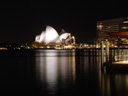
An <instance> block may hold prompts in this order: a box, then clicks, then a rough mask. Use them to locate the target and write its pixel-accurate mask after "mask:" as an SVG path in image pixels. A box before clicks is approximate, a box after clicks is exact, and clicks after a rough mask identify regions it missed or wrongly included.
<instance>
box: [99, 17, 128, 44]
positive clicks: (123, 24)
mask: <svg viewBox="0 0 128 96" xmlns="http://www.w3.org/2000/svg"><path fill="white" fill-rule="evenodd" d="M118 37H122V38H127V37H128V17H122V18H115V19H109V20H101V21H98V22H97V41H98V42H99V41H101V40H105V39H108V40H109V41H114V40H116V39H117V38H118Z"/></svg>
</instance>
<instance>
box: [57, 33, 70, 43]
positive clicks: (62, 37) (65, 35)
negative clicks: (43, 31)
mask: <svg viewBox="0 0 128 96" xmlns="http://www.w3.org/2000/svg"><path fill="white" fill-rule="evenodd" d="M69 35H70V33H63V34H61V35H60V37H59V38H60V41H61V42H62V40H63V39H67V37H68V36H69Z"/></svg>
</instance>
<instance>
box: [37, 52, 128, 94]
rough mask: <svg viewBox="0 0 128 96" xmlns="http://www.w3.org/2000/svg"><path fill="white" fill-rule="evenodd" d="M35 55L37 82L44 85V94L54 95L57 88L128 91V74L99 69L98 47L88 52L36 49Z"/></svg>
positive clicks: (85, 91)
mask: <svg viewBox="0 0 128 96" xmlns="http://www.w3.org/2000/svg"><path fill="white" fill-rule="evenodd" d="M36 56H37V57H36V73H37V75H36V76H37V82H40V84H42V86H44V85H43V84H45V88H44V89H46V90H47V94H50V95H53V94H54V95H57V94H59V91H60V92H61V93H63V94H65V95H67V94H69V93H70V94H72V95H78V94H90V96H92V95H94V93H95V94H97V95H99V96H117V95H118V96H122V94H123V96H125V95H126V94H127V93H128V80H127V79H128V73H120V72H119V73H118V72H107V71H106V70H103V71H102V70H101V57H100V51H99V50H91V53H88V51H87V50H83V51H82V52H81V51H78V52H76V51H75V50H73V51H72V50H47V51H44V50H40V52H36ZM69 89H70V90H69ZM65 90H66V91H65ZM92 91H93V92H94V93H93V92H92ZM66 92H67V93H66Z"/></svg>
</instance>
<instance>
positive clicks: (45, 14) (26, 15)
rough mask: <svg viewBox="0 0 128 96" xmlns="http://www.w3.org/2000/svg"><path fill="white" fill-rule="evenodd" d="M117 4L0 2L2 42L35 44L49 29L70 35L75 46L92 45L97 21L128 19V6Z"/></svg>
mask: <svg viewBox="0 0 128 96" xmlns="http://www.w3.org/2000/svg"><path fill="white" fill-rule="evenodd" d="M53 1H54V2H53ZM78 1H79V2H78ZM117 1H118V0H117ZM117 1H116V2H108V1H102V2H98V1H97V2H93V1H90V2H86V1H84V0H82V1H80V0H77V1H75V0H72V1H67V2H66V1H64V0H60V1H57V2H55V0H52V1H50V0H47V2H46V1H45V2H32V1H30V2H24V1H22V2H0V42H15V43H25V42H26V43H29V42H33V41H34V40H35V36H36V35H38V34H40V33H41V31H43V30H45V27H46V26H47V25H50V26H52V27H53V28H55V29H56V31H57V32H58V33H60V31H61V29H64V30H65V31H67V32H69V33H71V35H74V36H75V38H76V42H85V43H92V42H94V41H95V39H96V22H97V21H98V20H105V19H112V18H120V17H127V16H128V7H127V3H126V2H119V1H118V2H117Z"/></svg>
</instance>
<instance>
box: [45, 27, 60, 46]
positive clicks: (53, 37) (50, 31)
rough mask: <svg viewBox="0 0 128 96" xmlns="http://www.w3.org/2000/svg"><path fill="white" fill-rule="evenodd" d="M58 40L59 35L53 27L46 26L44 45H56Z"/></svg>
mask: <svg viewBox="0 0 128 96" xmlns="http://www.w3.org/2000/svg"><path fill="white" fill-rule="evenodd" d="M58 38H59V34H58V33H57V31H56V30H55V29H54V28H53V27H51V26H47V27H46V31H45V43H46V44H48V43H50V42H52V43H57V39H58ZM58 43H60V41H58Z"/></svg>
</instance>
